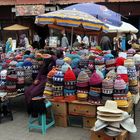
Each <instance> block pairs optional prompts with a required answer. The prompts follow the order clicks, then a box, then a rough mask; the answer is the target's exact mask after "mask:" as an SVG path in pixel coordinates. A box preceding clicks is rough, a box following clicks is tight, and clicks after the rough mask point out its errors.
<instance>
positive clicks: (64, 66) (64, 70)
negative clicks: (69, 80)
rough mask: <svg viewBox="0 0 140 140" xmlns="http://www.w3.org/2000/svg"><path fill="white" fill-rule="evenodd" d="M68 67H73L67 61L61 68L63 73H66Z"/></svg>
mask: <svg viewBox="0 0 140 140" xmlns="http://www.w3.org/2000/svg"><path fill="white" fill-rule="evenodd" d="M68 68H70V69H72V68H71V66H70V65H69V64H68V63H66V62H65V63H64V64H63V65H62V67H61V70H62V72H63V73H65V72H66V71H67V70H68Z"/></svg>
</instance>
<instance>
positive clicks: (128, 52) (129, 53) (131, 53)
mask: <svg viewBox="0 0 140 140" xmlns="http://www.w3.org/2000/svg"><path fill="white" fill-rule="evenodd" d="M135 53H136V50H135V49H133V48H131V49H128V51H127V57H133V55H134V54H135Z"/></svg>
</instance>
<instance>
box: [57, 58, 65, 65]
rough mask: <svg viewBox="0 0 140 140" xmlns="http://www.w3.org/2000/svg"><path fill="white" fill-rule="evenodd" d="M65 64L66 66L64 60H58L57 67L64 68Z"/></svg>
mask: <svg viewBox="0 0 140 140" xmlns="http://www.w3.org/2000/svg"><path fill="white" fill-rule="evenodd" d="M63 64H64V60H63V59H62V58H59V59H57V60H56V66H62V65H63Z"/></svg>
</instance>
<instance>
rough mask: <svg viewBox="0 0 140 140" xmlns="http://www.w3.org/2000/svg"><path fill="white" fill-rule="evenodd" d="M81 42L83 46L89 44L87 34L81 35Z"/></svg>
mask: <svg viewBox="0 0 140 140" xmlns="http://www.w3.org/2000/svg"><path fill="white" fill-rule="evenodd" d="M82 43H84V44H85V46H89V38H88V36H87V35H85V36H84V37H83V40H82Z"/></svg>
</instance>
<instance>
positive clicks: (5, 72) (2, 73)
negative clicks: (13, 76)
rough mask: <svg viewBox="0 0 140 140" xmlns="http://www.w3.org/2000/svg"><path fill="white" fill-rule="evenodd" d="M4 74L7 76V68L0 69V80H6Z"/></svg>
mask: <svg viewBox="0 0 140 140" xmlns="http://www.w3.org/2000/svg"><path fill="white" fill-rule="evenodd" d="M6 76H7V70H2V71H1V72H0V79H1V80H6Z"/></svg>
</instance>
